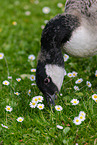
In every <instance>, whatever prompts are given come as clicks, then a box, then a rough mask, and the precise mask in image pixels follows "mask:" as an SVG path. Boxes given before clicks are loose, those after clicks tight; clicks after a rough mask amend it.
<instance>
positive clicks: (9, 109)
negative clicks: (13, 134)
mask: <svg viewBox="0 0 97 145" xmlns="http://www.w3.org/2000/svg"><path fill="white" fill-rule="evenodd" d="M5 110H6V111H8V112H11V111H12V110H13V109H12V108H11V106H6V108H5Z"/></svg>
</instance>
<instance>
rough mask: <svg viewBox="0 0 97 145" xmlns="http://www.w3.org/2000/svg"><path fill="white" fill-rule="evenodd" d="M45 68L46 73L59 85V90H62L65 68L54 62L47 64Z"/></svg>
mask: <svg viewBox="0 0 97 145" xmlns="http://www.w3.org/2000/svg"><path fill="white" fill-rule="evenodd" d="M45 69H46V74H47V75H48V76H50V77H51V79H52V82H53V83H54V84H55V85H56V86H57V87H58V90H59V91H60V89H61V86H62V83H63V79H64V68H62V67H59V66H57V65H53V64H47V65H46V66H45Z"/></svg>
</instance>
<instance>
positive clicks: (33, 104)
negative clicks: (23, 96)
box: [29, 101, 37, 108]
mask: <svg viewBox="0 0 97 145" xmlns="http://www.w3.org/2000/svg"><path fill="white" fill-rule="evenodd" d="M29 105H30V107H31V108H35V107H36V106H37V102H35V101H33V102H30V104H29Z"/></svg>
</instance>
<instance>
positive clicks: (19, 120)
mask: <svg viewBox="0 0 97 145" xmlns="http://www.w3.org/2000/svg"><path fill="white" fill-rule="evenodd" d="M16 120H17V121H18V122H22V121H23V120H24V118H23V117H18V118H17V119H16Z"/></svg>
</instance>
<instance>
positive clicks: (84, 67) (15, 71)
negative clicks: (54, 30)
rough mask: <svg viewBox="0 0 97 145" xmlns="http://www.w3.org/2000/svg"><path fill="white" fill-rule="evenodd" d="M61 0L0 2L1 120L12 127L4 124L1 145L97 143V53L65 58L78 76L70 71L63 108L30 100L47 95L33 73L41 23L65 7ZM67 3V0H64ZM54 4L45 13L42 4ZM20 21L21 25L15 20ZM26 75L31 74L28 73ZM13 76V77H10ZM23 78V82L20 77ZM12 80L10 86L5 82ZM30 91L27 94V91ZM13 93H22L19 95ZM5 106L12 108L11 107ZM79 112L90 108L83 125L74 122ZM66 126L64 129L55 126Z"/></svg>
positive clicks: (66, 82)
mask: <svg viewBox="0 0 97 145" xmlns="http://www.w3.org/2000/svg"><path fill="white" fill-rule="evenodd" d="M58 2H59V0H53V1H50V2H49V0H46V1H45V0H39V4H35V3H34V0H26V1H25V0H18V1H16V0H7V1H5V0H4V1H0V52H2V53H4V58H3V59H1V60H0V100H1V102H0V104H1V108H0V124H4V125H6V126H8V129H6V128H3V127H2V126H1V125H0V132H1V133H0V145H40V144H42V145H63V144H67V145H74V144H76V143H78V144H79V145H82V144H83V145H87V144H88V145H97V104H96V102H95V101H94V100H92V95H93V94H94V93H96V94H97V77H95V71H96V70H97V56H94V57H90V58H85V59H78V58H73V57H69V59H68V61H67V62H65V69H66V72H72V71H76V72H78V75H77V77H75V78H73V79H70V78H69V77H67V76H65V78H64V82H63V86H62V89H61V91H60V94H62V96H61V95H60V94H59V97H58V99H57V100H56V104H59V105H61V106H62V107H63V110H62V111H60V112H58V111H56V110H55V111H53V110H52V109H49V108H48V107H47V106H46V101H45V99H44V102H43V103H44V104H45V108H44V109H43V110H39V109H38V108H35V109H33V108H30V106H29V103H30V101H31V99H32V98H33V97H34V96H38V95H42V93H41V92H40V91H39V90H38V88H37V86H31V83H32V82H31V80H30V79H29V76H30V75H31V74H35V73H31V71H30V69H31V68H36V65H37V55H38V52H39V50H40V38H41V32H42V29H41V25H45V24H44V20H49V19H50V18H52V17H54V16H55V15H56V14H58V13H62V12H63V8H62V9H60V8H58V7H57V3H58ZM60 2H61V3H63V4H64V0H60ZM45 6H48V7H50V8H51V12H50V13H49V14H47V15H46V14H43V13H42V8H43V7H45ZM26 11H30V12H31V15H29V16H26V15H25V12H26ZM14 21H16V22H17V25H16V26H15V25H13V24H12V23H13V22H14ZM30 54H34V55H35V56H36V59H35V60H34V61H33V62H31V61H28V56H29V55H30ZM23 74H26V77H25V75H23ZM8 75H9V76H12V80H8ZM19 77H21V78H22V80H21V81H20V82H17V81H16V78H19ZM78 78H83V80H84V81H83V82H82V83H81V84H79V85H78V86H79V88H80V91H75V90H74V89H73V87H74V85H75V81H76V80H77V79H78ZM4 80H8V81H9V82H10V85H9V86H4V85H3V84H2V82H3V81H4ZM86 81H90V82H91V83H92V87H91V88H88V87H87V86H86ZM29 89H31V92H32V93H31V95H30V96H28V90H29ZM14 92H19V93H20V95H19V96H16V95H15V94H14ZM73 98H77V99H78V100H79V104H78V105H76V106H73V105H72V104H71V103H70V101H71V100H72V99H73ZM6 105H10V106H11V107H12V108H13V110H12V112H7V111H6V110H5V107H6ZM80 111H84V112H85V113H86V119H85V121H84V122H82V123H81V125H78V126H77V125H75V124H74V123H73V119H74V117H76V116H78V114H79V112H80ZM20 116H21V117H24V120H23V122H21V123H20V122H17V120H16V119H17V118H18V117H20ZM58 124H59V125H61V126H63V130H60V129H58V128H57V127H56V125H58Z"/></svg>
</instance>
